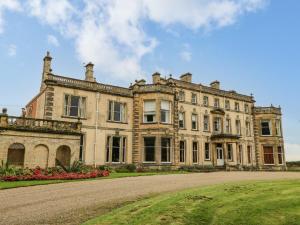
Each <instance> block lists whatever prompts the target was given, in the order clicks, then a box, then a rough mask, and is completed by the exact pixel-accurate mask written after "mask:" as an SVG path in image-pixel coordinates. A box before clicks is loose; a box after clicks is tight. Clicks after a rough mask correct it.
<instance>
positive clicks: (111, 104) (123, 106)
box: [108, 100, 127, 123]
mask: <svg viewBox="0 0 300 225" xmlns="http://www.w3.org/2000/svg"><path fill="white" fill-rule="evenodd" d="M116 103H118V104H120V120H116V118H115V104H116ZM110 109H111V111H110ZM126 112H127V107H126V103H123V102H118V101H112V100H109V101H108V121H112V122H119V123H125V122H126Z"/></svg>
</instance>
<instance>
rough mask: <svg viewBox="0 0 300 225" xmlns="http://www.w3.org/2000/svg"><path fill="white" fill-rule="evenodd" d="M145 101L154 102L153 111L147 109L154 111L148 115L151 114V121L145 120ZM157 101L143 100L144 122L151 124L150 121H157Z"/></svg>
mask: <svg viewBox="0 0 300 225" xmlns="http://www.w3.org/2000/svg"><path fill="white" fill-rule="evenodd" d="M145 102H154V103H155V110H154V111H149V112H154V114H149V115H153V116H154V118H153V121H151V122H148V121H146V120H145V115H146V113H145ZM157 121H158V120H157V102H156V99H144V100H143V123H146V124H151V123H157Z"/></svg>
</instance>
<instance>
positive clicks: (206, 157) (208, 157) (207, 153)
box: [204, 142, 210, 160]
mask: <svg viewBox="0 0 300 225" xmlns="http://www.w3.org/2000/svg"><path fill="white" fill-rule="evenodd" d="M204 145H205V146H204V147H205V148H204V154H205V155H204V158H205V160H210V149H209V143H207V142H206V143H205V144H204Z"/></svg>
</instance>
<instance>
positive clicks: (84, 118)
mask: <svg viewBox="0 0 300 225" xmlns="http://www.w3.org/2000/svg"><path fill="white" fill-rule="evenodd" d="M61 118H67V119H76V120H78V119H80V120H87V118H86V117H76V116H61Z"/></svg>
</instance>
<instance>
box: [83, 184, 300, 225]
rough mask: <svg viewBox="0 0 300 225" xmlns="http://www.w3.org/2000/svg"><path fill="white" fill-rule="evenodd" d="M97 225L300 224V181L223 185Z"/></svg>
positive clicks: (117, 213)
mask: <svg viewBox="0 0 300 225" xmlns="http://www.w3.org/2000/svg"><path fill="white" fill-rule="evenodd" d="M95 224H101V225H102V224H103V225H109V224H114V225H115V224H131V225H135V224H139V225H140V224H143V225H150V224H153V225H157V224H164V225H165V224H187V225H194V224H211V225H213V224H220V225H227V224H232V225H234V224H238V225H240V224H243V225H252V224H253V225H258V224H259V225H275V224H286V225H293V224H294V225H296V224H298V225H299V224H300V180H293V181H292V180H291V181H274V182H251V183H249V182H248V183H245V182H243V183H239V184H223V185H216V186H209V187H205V188H198V189H193V190H187V191H181V192H178V193H171V194H164V195H159V196H156V197H152V198H148V199H144V200H140V201H137V202H135V203H133V204H129V205H127V206H124V207H121V208H119V209H115V210H113V211H112V212H110V213H108V214H104V215H102V216H100V217H98V218H95V219H93V220H90V221H88V222H86V223H85V224H84V225H95Z"/></svg>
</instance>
